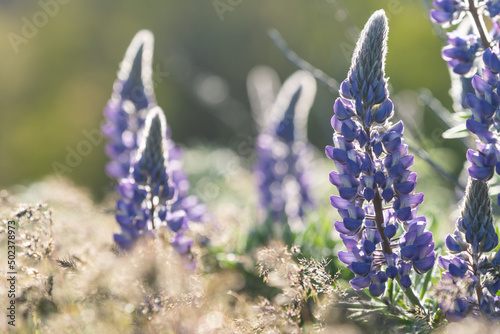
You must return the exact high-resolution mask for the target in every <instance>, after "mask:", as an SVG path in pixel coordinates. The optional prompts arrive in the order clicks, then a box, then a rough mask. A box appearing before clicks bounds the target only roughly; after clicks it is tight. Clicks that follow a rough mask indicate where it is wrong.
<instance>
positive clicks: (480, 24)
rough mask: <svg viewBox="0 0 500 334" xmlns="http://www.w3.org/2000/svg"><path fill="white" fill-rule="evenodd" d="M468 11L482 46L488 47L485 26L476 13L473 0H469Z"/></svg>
mask: <svg viewBox="0 0 500 334" xmlns="http://www.w3.org/2000/svg"><path fill="white" fill-rule="evenodd" d="M469 13H470V15H471V16H472V19H473V20H474V24H475V25H476V28H477V31H478V32H479V36H480V37H481V42H482V43H483V46H484V48H485V49H487V48H489V46H490V42H489V41H488V37H487V36H486V33H485V30H486V27H485V26H484V22H483V19H482V17H481V16H479V14H478V13H477V8H476V6H475V0H469Z"/></svg>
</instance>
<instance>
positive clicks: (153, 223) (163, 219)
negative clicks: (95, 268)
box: [114, 107, 192, 256]
mask: <svg viewBox="0 0 500 334" xmlns="http://www.w3.org/2000/svg"><path fill="white" fill-rule="evenodd" d="M166 126H167V125H166V120H165V116H164V114H163V111H162V110H161V108H159V107H154V108H153V109H150V110H149V112H148V118H147V119H146V124H145V131H144V135H143V140H142V143H141V146H140V148H139V150H138V152H137V157H136V159H135V162H134V164H133V165H132V168H131V172H130V175H129V176H128V177H127V178H124V179H122V180H121V182H120V184H119V186H118V191H119V194H120V195H121V199H120V200H118V203H117V214H116V220H117V221H118V223H119V224H120V227H121V229H122V233H121V234H115V236H114V239H115V242H116V243H117V244H118V245H119V246H120V247H121V248H122V249H125V250H128V249H131V248H132V247H133V246H134V244H135V243H136V242H137V241H138V239H139V238H143V237H147V236H150V237H153V236H154V231H155V230H158V229H160V228H168V229H169V231H170V232H171V236H172V237H171V242H172V245H173V246H174V248H175V249H176V250H177V251H178V252H179V253H180V254H181V255H185V256H188V255H189V253H190V249H191V247H192V241H191V240H190V239H189V238H187V237H186V236H185V235H184V232H186V231H187V230H188V217H187V215H186V212H185V211H183V210H176V211H173V210H172V203H174V202H175V200H176V199H177V189H176V187H175V184H174V183H173V182H172V179H171V176H170V174H169V171H168V162H169V159H168V146H167V139H166V136H165V133H166Z"/></svg>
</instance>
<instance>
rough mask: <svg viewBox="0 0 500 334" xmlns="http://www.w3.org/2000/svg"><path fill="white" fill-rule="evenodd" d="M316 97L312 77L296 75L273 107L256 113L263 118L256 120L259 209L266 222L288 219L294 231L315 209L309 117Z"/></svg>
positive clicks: (305, 73)
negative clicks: (310, 165)
mask: <svg viewBox="0 0 500 334" xmlns="http://www.w3.org/2000/svg"><path fill="white" fill-rule="evenodd" d="M269 86H270V87H272V86H273V84H272V83H270V84H269ZM315 93H316V81H315V80H314V78H313V76H312V75H310V74H309V73H307V72H304V71H297V72H296V73H294V74H293V75H292V76H291V77H290V78H289V79H287V80H286V81H285V83H284V84H283V86H282V88H281V90H280V92H279V94H278V96H277V97H276V100H275V101H274V104H273V105H272V107H270V108H269V109H267V110H265V111H264V110H262V111H259V112H256V113H255V114H257V115H261V116H263V118H260V119H257V123H258V124H260V125H261V127H260V131H261V134H260V135H259V137H258V138H257V142H256V152H257V163H256V166H255V175H256V178H257V183H258V187H259V202H260V206H261V208H262V209H263V211H264V212H265V216H266V217H265V218H266V219H269V220H271V221H273V222H282V221H284V220H285V219H286V220H287V221H288V223H289V224H290V225H291V227H300V226H301V225H300V221H301V218H302V217H303V216H304V214H305V211H306V210H307V208H308V207H311V206H313V200H312V198H311V194H310V176H309V175H308V173H309V170H308V168H309V167H308V163H309V160H310V159H309V157H310V153H311V150H310V147H309V145H308V142H307V117H308V114H309V109H310V108H311V106H312V104H313V101H314V95H315ZM271 94H272V92H271ZM261 103H262V105H265V103H264V101H262V102H261Z"/></svg>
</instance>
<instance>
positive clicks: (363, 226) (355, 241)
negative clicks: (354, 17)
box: [326, 11, 435, 296]
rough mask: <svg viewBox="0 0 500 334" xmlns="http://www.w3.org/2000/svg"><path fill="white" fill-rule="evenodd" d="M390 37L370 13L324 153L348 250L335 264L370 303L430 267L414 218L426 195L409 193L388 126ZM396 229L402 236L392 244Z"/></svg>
mask: <svg viewBox="0 0 500 334" xmlns="http://www.w3.org/2000/svg"><path fill="white" fill-rule="evenodd" d="M387 33H388V26H387V18H386V16H385V13H384V12H383V11H377V12H375V13H374V14H373V15H372V17H371V18H370V20H369V21H368V22H367V24H366V25H365V28H364V29H363V31H362V32H361V36H360V38H359V40H358V44H357V46H356V49H355V52H354V56H353V58H352V62H353V63H352V65H351V69H350V71H349V74H348V78H347V79H346V80H345V81H344V82H343V83H342V85H341V90H340V93H341V97H340V98H338V99H337V100H336V101H335V104H334V113H335V114H334V116H333V117H332V121H331V124H332V128H333V129H334V130H335V133H334V135H333V144H334V146H327V147H326V155H327V156H328V157H329V158H330V159H332V160H333V161H334V162H335V166H336V169H337V171H332V172H331V173H330V182H331V183H332V184H333V185H335V186H336V187H337V189H338V192H339V196H332V197H331V199H330V201H331V204H332V206H333V207H334V208H336V209H338V212H339V214H340V216H341V217H342V221H337V222H335V224H334V226H335V229H336V230H337V231H338V232H339V233H340V236H341V238H342V240H343V241H344V244H345V246H346V248H347V252H344V251H340V252H339V254H338V256H339V260H340V261H341V262H343V263H345V264H347V265H348V268H349V269H350V270H351V271H352V272H353V273H354V274H355V275H356V277H355V278H354V279H352V280H351V282H350V283H351V286H352V287H353V288H354V289H356V290H358V289H362V288H369V291H370V293H371V294H372V295H373V296H379V295H381V294H383V293H384V291H385V282H386V281H387V280H388V279H389V278H390V279H394V278H396V277H398V276H399V277H400V282H401V284H402V286H403V287H404V288H408V287H410V286H411V284H412V282H411V279H410V276H409V274H410V272H411V269H415V271H416V272H417V273H419V274H421V273H424V272H426V271H428V270H429V269H430V268H432V267H433V265H434V260H435V259H434V257H435V256H434V242H433V241H432V233H430V232H428V231H426V230H425V225H426V223H425V218H424V217H418V216H417V207H418V205H420V204H421V203H422V201H423V194H415V193H414V190H415V185H416V181H417V175H416V174H415V173H412V172H411V171H410V170H409V168H410V167H411V165H412V164H413V156H412V155H410V154H408V147H407V146H406V145H405V144H404V143H403V130H404V127H403V123H402V122H399V123H397V124H392V123H390V122H389V120H390V118H391V117H392V115H393V104H392V101H391V100H390V99H389V93H388V91H387V82H386V79H385V77H384V75H385V73H384V66H385V55H386V52H387V47H386V45H387ZM384 203H385V206H384ZM400 226H402V227H403V229H404V233H403V235H402V236H401V237H400V238H396V235H397V231H398V229H399V227H400Z"/></svg>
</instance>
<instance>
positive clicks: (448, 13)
mask: <svg viewBox="0 0 500 334" xmlns="http://www.w3.org/2000/svg"><path fill="white" fill-rule="evenodd" d="M433 4H434V7H435V8H436V9H431V18H432V20H433V21H435V22H436V23H439V24H441V25H443V27H445V28H446V27H449V26H450V25H453V24H456V23H458V22H460V21H461V20H462V18H463V17H464V15H465V12H466V5H465V3H464V2H463V0H434V1H433Z"/></svg>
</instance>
